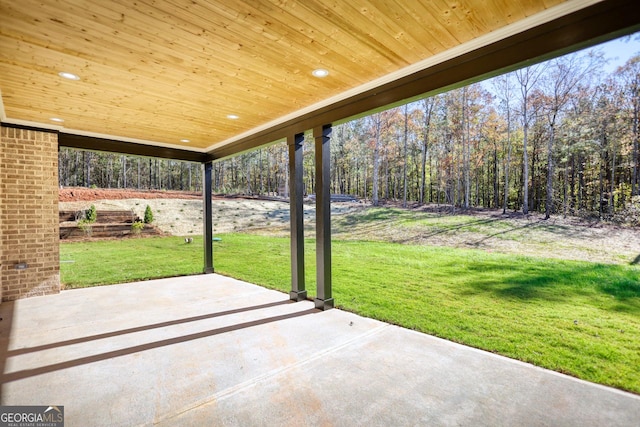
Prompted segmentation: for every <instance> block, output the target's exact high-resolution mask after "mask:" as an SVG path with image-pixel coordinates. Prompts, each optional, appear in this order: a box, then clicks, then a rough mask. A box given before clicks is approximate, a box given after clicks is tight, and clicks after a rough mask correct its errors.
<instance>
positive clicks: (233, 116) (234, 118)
mask: <svg viewBox="0 0 640 427" xmlns="http://www.w3.org/2000/svg"><path fill="white" fill-rule="evenodd" d="M239 118H240V116H237V115H235V114H228V115H227V119H230V120H238V119H239Z"/></svg>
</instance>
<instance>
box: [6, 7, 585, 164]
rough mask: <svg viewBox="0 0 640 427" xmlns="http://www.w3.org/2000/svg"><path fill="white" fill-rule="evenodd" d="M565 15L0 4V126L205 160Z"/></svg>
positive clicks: (527, 10) (496, 10) (501, 10)
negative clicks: (418, 68)
mask: <svg viewBox="0 0 640 427" xmlns="http://www.w3.org/2000/svg"><path fill="white" fill-rule="evenodd" d="M562 3H564V2H563V0H423V1H418V0H349V1H340V0H300V1H292V0H254V1H249V0H246V1H241V0H164V1H163V0H134V1H132V0H100V1H92V0H20V1H16V0H0V91H1V97H2V98H1V101H2V103H1V104H0V106H2V107H3V109H4V112H2V111H1V109H0V112H2V113H3V117H2V119H3V121H4V122H5V123H14V124H24V125H29V126H41V127H49V128H51V127H52V126H54V127H55V126H61V128H59V129H61V130H62V131H63V132H68V133H72V134H73V133H78V134H89V135H98V136H102V137H107V138H113V139H118V140H124V141H141V142H144V143H147V144H151V145H157V146H170V147H177V148H184V149H187V150H194V151H201V152H207V151H210V150H212V149H214V148H217V147H220V146H221V145H224V144H227V143H230V142H232V141H233V140H234V138H238V137H239V136H245V137H246V135H250V134H251V132H253V131H255V130H256V129H261V127H265V126H267V125H268V124H270V123H274V121H276V122H277V121H278V120H284V118H288V119H290V118H291V117H296V115H300V114H302V112H305V111H310V110H312V109H313V108H314V106H316V105H320V104H321V103H323V102H326V100H330V99H338V98H339V97H340V96H341V94H346V93H350V91H351V92H353V91H354V90H357V88H359V87H364V86H366V85H367V84H370V82H372V81H375V80H376V79H380V78H383V77H384V76H389V75H393V73H398V72H402V70H405V69H407V67H411V66H414V65H415V64H419V63H420V62H421V61H425V60H429V58H432V57H434V55H438V54H442V53H445V52H447V51H449V50H451V49H455V48H457V47H459V46H460V45H463V44H464V43H468V42H471V41H473V40H476V39H478V38H482V37H486V36H487V35H488V34H491V33H493V32H496V31H498V30H501V29H503V28H505V27H507V26H509V25H510V24H516V23H518V22H520V21H522V20H525V19H530V17H532V16H537V15H536V14H541V13H544V12H545V11H547V10H548V9H550V8H552V10H553V8H554V7H556V9H557V8H558V7H561V6H562ZM568 3H573V4H574V5H575V4H577V5H578V6H579V7H581V5H585V6H586V5H587V4H591V3H594V1H572V2H571V1H570V2H568ZM559 5H560V6H559ZM579 7H577V8H579ZM575 8H576V7H574V9H575ZM318 68H323V69H326V70H328V71H329V75H328V76H327V77H324V78H317V77H314V76H313V75H312V71H313V70H315V69H318ZM59 72H70V73H74V74H76V75H78V76H79V77H80V80H78V81H72V80H66V79H63V78H61V77H60V76H59V75H58V73H59ZM363 85H364V86H363ZM319 103H320V104H319ZM52 118H60V119H63V120H64V122H62V123H57V122H53V121H52V120H51V119H52ZM186 140H188V142H187V141H186Z"/></svg>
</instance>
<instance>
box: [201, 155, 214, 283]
mask: <svg viewBox="0 0 640 427" xmlns="http://www.w3.org/2000/svg"><path fill="white" fill-rule="evenodd" d="M212 168H213V164H212V163H211V162H205V163H204V174H203V175H204V182H203V183H202V201H203V204H204V209H203V213H202V218H203V227H204V273H205V274H209V273H213V209H212V207H211V192H212V188H211V170H212Z"/></svg>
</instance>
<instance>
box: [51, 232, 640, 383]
mask: <svg viewBox="0 0 640 427" xmlns="http://www.w3.org/2000/svg"><path fill="white" fill-rule="evenodd" d="M219 237H221V238H222V240H221V241H217V242H215V243H214V260H215V266H216V272H218V273H221V274H225V275H228V276H232V277H235V278H238V279H242V280H245V281H248V282H251V283H256V284H259V285H262V286H265V287H268V288H272V289H278V290H281V291H283V292H288V290H289V286H290V285H289V283H290V264H289V263H290V259H289V257H290V255H289V253H290V252H289V239H287V238H281V237H269V236H260V235H255V234H223V235H219ZM202 247H203V245H202V239H201V238H194V241H193V243H190V244H188V243H185V239H184V238H180V237H162V238H147V239H129V240H124V241H117V240H112V241H99V242H81V243H65V244H63V245H61V259H62V264H61V274H62V281H63V283H64V284H65V285H66V287H67V288H74V287H85V286H93V285H102V284H112V283H121V282H130V281H135V280H145V279H151V278H158V277H167V276H177V275H187V274H196V273H200V272H201V271H202V266H203V250H202ZM305 251H306V252H305V253H306V257H307V259H306V265H307V271H306V275H307V277H306V280H307V289H308V290H309V294H310V296H311V297H313V296H314V295H315V269H314V265H315V262H314V257H315V253H314V252H315V241H313V240H309V241H307V244H306V248H305ZM332 252H333V293H334V294H333V296H334V298H335V300H336V304H337V307H339V308H342V309H345V310H349V311H353V312H356V313H358V314H361V315H363V316H368V317H372V318H376V319H379V320H382V321H386V322H390V323H393V324H397V325H401V326H404V327H406V328H411V329H415V330H418V331H421V332H425V333H428V334H432V335H436V336H439V337H442V338H445V339H448V340H452V341H455V342H459V343H463V344H466V345H470V346H473V347H477V348H481V349H484V350H487V351H491V352H495V353H499V354H502V355H505V356H508V357H512V358H515V359H519V360H522V361H525V362H530V363H533V364H535V365H538V366H542V367H545V368H549V369H553V370H555V371H558V372H563V373H566V374H569V375H572V376H576V377H578V378H582V379H584V380H588V381H592V382H596V383H600V384H605V385H609V386H613V387H617V388H620V389H624V390H628V391H631V392H635V393H640V370H639V369H638V366H640V267H638V266H637V265H614V264H601V263H592V262H583V261H567V260H560V259H549V258H541V257H532V256H520V255H512V254H500V253H490V252H486V251H483V250H477V249H460V248H444V247H431V246H424V245H406V244H405V245H403V244H398V243H384V242H362V241H340V240H336V241H334V242H333V246H332ZM248 259H250V260H251V262H250V263H248V262H246V260H248Z"/></svg>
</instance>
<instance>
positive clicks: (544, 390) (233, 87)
mask: <svg viewBox="0 0 640 427" xmlns="http://www.w3.org/2000/svg"><path fill="white" fill-rule="evenodd" d="M0 15H1V16H2V19H1V20H0V91H1V92H0V120H1V124H2V126H1V127H0V130H1V140H0V237H1V238H2V239H1V245H0V262H1V265H0V267H1V270H0V290H1V293H0V296H1V299H2V304H1V305H0V313H1V314H0V317H2V320H1V321H0V332H1V335H0V375H2V389H1V396H0V404H2V405H28V404H38V405H42V404H52V405H55V404H59V405H61V406H64V407H65V412H66V421H67V425H69V426H75V425H78V426H84V425H96V426H100V425H104V426H130V425H167V426H168V425H264V424H267V423H268V424H275V425H292V426H298V425H368V424H370V425H385V426H386V425H429V424H435V425H461V424H462V425H530V424H537V425H580V426H589V425H593V426H599V425H620V426H625V425H634V424H635V423H637V420H638V419H640V399H638V397H637V396H634V395H631V394H628V393H623V392H620V391H617V390H613V389H609V388H605V387H601V386H597V385H593V384H589V383H586V382H583V381H579V380H575V379H572V378H569V377H566V376H563V375H560V374H557V373H554V372H550V371H546V370H543V369H539V368H536V367H534V366H530V365H527V364H524V363H520V362H515V361H513V360H509V359H506V358H503V357H499V356H495V355H492V354H489V353H485V352H482V351H478V350H475V349H472V348H468V347H463V346H460V345H457V344H454V343H451V342H446V341H443V340H440V339H437V338H434V337H430V336H427V335H423V334H419V333H416V332H413V331H409V330H405V329H402V328H399V327H396V326H393V325H388V324H385V323H381V322H378V321H375V320H371V319H366V318H362V317H359V316H357V315H354V314H351V313H346V312H343V311H340V310H329V309H331V308H332V307H333V306H334V301H333V297H332V270H331V218H330V209H329V208H330V194H329V193H330V192H329V176H330V171H331V169H330V156H329V150H330V141H331V129H332V126H333V125H336V124H339V123H342V122H344V121H347V120H349V119H350V118H354V117H358V116H362V115H364V114H368V113H371V112H374V111H380V110H382V109H384V108H387V107H390V106H393V105H399V104H401V103H404V102H408V101H409V100H414V99H418V98H420V97H425V96H429V95H432V94H435V93H439V92H442V91H445V90H448V89H451V88H454V87H460V86H461V85H463V84H466V83H469V82H472V81H478V80H480V79H483V78H486V77H489V76H492V75H496V74H498V73H501V72H506V71H508V70H513V69H515V68H517V67H522V66H526V65H529V64H532V63H535V62H539V61H542V60H544V59H548V58H551V57H554V56H558V55H560V54H563V53H567V52H571V51H575V50H577V49H579V48H582V47H586V46H591V45H594V44H596V43H599V42H603V41H606V40H610V39H613V38H615V37H619V36H622V35H626V34H631V33H633V32H635V31H637V30H638V29H640V3H638V2H637V1H632V0H602V1H597V0H584V1H583V0H569V1H562V0H545V1H516V2H512V1H503V0H492V1H485V0H466V1H463V2H444V1H442V2H416V1H414V0H397V1H394V2H391V3H388V2H376V1H371V0H362V1H358V2H355V3H354V2H330V1H324V0H318V1H310V2H306V1H305V2H271V1H260V2H243V1H231V2H228V1H217V0H202V1H181V0H168V1H157V2H156V1H146V0H144V1H140V2H135V3H131V2H126V1H119V0H109V1H101V2H84V1H77V0H69V1H63V2H57V1H52V0H44V1H30V0H24V1H19V2H16V1H13V0H0ZM305 132H313V137H314V141H315V156H316V158H315V180H316V206H317V209H316V212H317V220H316V224H317V227H316V244H317V250H316V264H317V268H316V271H317V277H316V282H317V292H316V294H317V298H316V299H315V301H309V300H308V299H307V293H306V289H305V283H304V277H305V274H304V271H305V265H304V262H303V260H304V253H303V246H304V245H303V242H304V240H303V239H304V235H303V212H302V176H303V175H302V153H303V149H304V147H303V139H304V138H303V136H304V133H305ZM281 141H286V142H287V144H288V146H289V176H290V177H291V179H290V191H289V193H290V195H291V199H290V209H291V272H292V274H291V291H290V293H289V294H287V295H285V294H281V293H279V292H275V291H268V290H265V289H263V288H260V287H257V286H255V285H252V284H248V283H242V282H239V281H236V280H232V279H229V278H225V277H221V276H219V275H216V274H214V254H213V251H212V217H213V215H214V212H215V209H214V206H213V204H212V200H211V193H212V180H211V169H212V163H213V162H215V161H217V160H220V159H224V158H228V157H230V156H234V155H237V154H239V153H242V152H246V151H248V150H252V149H255V148H257V147H261V146H264V145H265V144H271V143H274V142H281ZM60 146H66V147H75V148H81V149H88V150H96V151H107V152H117V153H124V154H133V155H141V156H150V157H161V158H170V159H176V160H187V161H195V162H198V163H200V164H201V165H202V168H203V171H204V174H203V175H204V183H203V184H204V185H203V188H204V192H203V193H204V194H203V206H204V215H203V234H204V237H205V238H204V242H205V243H204V246H205V247H204V260H203V273H205V274H203V275H199V276H193V277H186V278H184V277H183V278H174V279H164V280H157V281H149V282H144V283H135V284H126V285H118V286H107V287H98V288H92V289H83V290H75V291H63V292H60V279H59V250H58V243H59V242H58V235H59V233H58V229H57V227H58V226H57V224H58V209H57V208H58V205H57V200H58V199H57V197H58V180H57V150H58V147H60ZM25 236H27V237H25Z"/></svg>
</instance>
